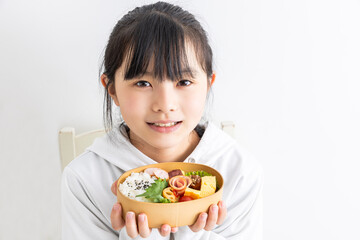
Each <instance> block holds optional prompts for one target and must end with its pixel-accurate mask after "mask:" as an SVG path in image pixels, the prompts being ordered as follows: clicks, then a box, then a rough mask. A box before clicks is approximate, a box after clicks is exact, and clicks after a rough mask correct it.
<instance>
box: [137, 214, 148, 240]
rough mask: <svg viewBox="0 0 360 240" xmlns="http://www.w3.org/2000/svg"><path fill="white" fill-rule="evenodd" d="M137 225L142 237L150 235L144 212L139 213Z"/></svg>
mask: <svg viewBox="0 0 360 240" xmlns="http://www.w3.org/2000/svg"><path fill="white" fill-rule="evenodd" d="M138 227H139V234H140V236H141V237H142V238H147V237H148V236H150V233H151V229H150V228H149V223H148V220H147V216H146V214H144V213H141V214H139V216H138Z"/></svg>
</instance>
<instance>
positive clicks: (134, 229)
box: [110, 181, 178, 238]
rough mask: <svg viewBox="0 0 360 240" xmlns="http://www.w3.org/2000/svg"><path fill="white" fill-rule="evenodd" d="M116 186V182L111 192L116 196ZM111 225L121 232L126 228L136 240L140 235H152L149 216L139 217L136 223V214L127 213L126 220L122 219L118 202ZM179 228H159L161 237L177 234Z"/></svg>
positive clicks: (166, 225) (164, 226) (112, 215)
mask: <svg viewBox="0 0 360 240" xmlns="http://www.w3.org/2000/svg"><path fill="white" fill-rule="evenodd" d="M116 185H117V181H115V182H114V183H113V184H112V186H111V191H112V192H113V194H114V195H115V196H116V194H117V191H116ZM110 219H111V225H112V227H113V229H115V230H116V231H119V230H120V229H122V228H123V227H126V232H127V234H128V235H129V237H131V238H135V237H137V236H138V235H140V236H141V237H142V238H146V237H149V236H150V234H151V229H150V228H149V224H148V221H147V216H146V214H144V213H141V214H139V215H138V219H137V221H136V219H135V214H134V212H127V213H126V219H125V220H124V219H123V218H122V207H121V204H120V203H118V202H116V203H115V204H114V206H113V208H112V210H111V215H110ZM177 231H178V228H177V227H175V228H171V227H170V225H168V224H164V225H162V226H161V228H159V232H160V235H161V236H163V237H166V236H168V235H169V234H170V232H173V233H175V232H177Z"/></svg>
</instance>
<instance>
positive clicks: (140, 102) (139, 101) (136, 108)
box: [119, 92, 146, 120]
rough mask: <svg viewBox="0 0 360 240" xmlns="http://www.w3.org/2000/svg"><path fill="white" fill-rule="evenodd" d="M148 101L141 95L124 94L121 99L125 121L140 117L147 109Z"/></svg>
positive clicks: (120, 103)
mask: <svg viewBox="0 0 360 240" xmlns="http://www.w3.org/2000/svg"><path fill="white" fill-rule="evenodd" d="M145 105H146V101H145V99H143V97H142V96H141V95H139V94H129V93H126V92H123V93H122V97H120V98H119V107H120V112H121V115H122V117H123V118H124V120H126V119H130V118H133V117H136V116H140V115H142V114H143V113H144V111H145V109H146V106H145Z"/></svg>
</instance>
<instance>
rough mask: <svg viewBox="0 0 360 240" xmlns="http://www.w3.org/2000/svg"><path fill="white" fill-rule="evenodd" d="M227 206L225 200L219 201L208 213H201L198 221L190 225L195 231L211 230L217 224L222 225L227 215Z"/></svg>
mask: <svg viewBox="0 0 360 240" xmlns="http://www.w3.org/2000/svg"><path fill="white" fill-rule="evenodd" d="M226 213H227V210H226V207H225V204H224V202H223V201H219V202H218V204H217V205H216V204H213V205H211V206H210V208H209V211H208V214H207V213H205V212H203V213H201V214H200V215H199V217H198V219H197V221H196V222H195V223H194V224H193V225H191V226H189V228H190V229H191V230H192V231H193V232H198V231H200V230H201V229H204V230H206V231H211V230H212V229H213V228H214V227H215V225H216V224H217V225H220V224H222V223H223V222H224V220H225V217H226Z"/></svg>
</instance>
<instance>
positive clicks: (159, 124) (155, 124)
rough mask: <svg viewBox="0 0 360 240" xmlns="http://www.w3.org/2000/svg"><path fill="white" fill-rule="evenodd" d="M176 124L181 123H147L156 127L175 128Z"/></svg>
mask: <svg viewBox="0 0 360 240" xmlns="http://www.w3.org/2000/svg"><path fill="white" fill-rule="evenodd" d="M178 123H181V121H179V122H169V123H149V124H150V125H154V126H157V127H172V126H175V125H176V124H178Z"/></svg>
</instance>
